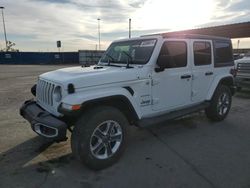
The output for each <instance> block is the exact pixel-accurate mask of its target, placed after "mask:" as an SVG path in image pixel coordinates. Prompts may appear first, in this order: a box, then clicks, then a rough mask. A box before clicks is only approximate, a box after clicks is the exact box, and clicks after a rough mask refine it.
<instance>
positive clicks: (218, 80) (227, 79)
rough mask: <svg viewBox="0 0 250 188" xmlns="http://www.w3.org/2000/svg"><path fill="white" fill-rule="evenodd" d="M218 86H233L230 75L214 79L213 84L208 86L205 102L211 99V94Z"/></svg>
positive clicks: (232, 79)
mask: <svg viewBox="0 0 250 188" xmlns="http://www.w3.org/2000/svg"><path fill="white" fill-rule="evenodd" d="M220 84H225V85H228V86H230V89H231V87H233V86H234V78H233V76H232V75H218V76H216V77H215V79H214V81H213V84H212V85H211V86H210V89H209V91H208V94H207V97H206V100H208V101H209V100H211V99H212V97H213V94H214V92H215V90H216V88H217V87H218V86H219V85H220Z"/></svg>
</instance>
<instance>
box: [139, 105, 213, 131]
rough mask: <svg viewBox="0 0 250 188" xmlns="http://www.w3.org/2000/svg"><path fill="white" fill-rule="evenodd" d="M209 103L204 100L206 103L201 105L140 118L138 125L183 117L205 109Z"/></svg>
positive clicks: (146, 125) (147, 125) (143, 125)
mask: <svg viewBox="0 0 250 188" xmlns="http://www.w3.org/2000/svg"><path fill="white" fill-rule="evenodd" d="M209 105H210V103H209V102H204V103H201V104H199V105H195V106H193V107H188V108H184V109H181V110H177V111H172V112H168V113H166V114H163V115H160V116H156V117H151V118H144V119H141V120H139V121H138V122H137V125H138V126H139V127H149V126H151V125H155V124H159V123H162V122H165V121H169V120H173V119H176V118H179V117H182V116H184V115H187V114H191V113H194V112H198V111H201V110H204V109H205V108H207V107H208V106H209Z"/></svg>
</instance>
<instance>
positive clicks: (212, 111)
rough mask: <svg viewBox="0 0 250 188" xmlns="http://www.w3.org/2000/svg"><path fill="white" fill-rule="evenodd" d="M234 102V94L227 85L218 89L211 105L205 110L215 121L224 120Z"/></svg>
mask: <svg viewBox="0 0 250 188" xmlns="http://www.w3.org/2000/svg"><path fill="white" fill-rule="evenodd" d="M231 103H232V94H231V91H230V89H229V88H228V87H227V86H225V85H220V86H218V88H217V89H216V91H215V93H214V96H213V98H212V100H211V104H210V106H209V107H208V108H207V109H206V110H205V112H206V115H207V117H208V118H209V119H211V120H213V121H222V120H224V119H225V118H226V116H227V114H228V112H229V110H230V108H231Z"/></svg>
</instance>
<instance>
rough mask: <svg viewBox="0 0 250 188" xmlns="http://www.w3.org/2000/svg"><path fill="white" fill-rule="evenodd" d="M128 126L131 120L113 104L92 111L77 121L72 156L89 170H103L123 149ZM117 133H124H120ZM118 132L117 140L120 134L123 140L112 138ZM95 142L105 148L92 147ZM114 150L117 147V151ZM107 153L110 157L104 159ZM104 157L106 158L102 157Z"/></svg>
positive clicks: (73, 134) (72, 141)
mask: <svg viewBox="0 0 250 188" xmlns="http://www.w3.org/2000/svg"><path fill="white" fill-rule="evenodd" d="M104 126H107V132H106V134H107V135H105V134H104V133H105V131H106V130H105V131H104ZM127 126H128V121H127V119H126V117H125V116H124V115H123V114H122V112H120V111H119V110H118V109H116V108H114V107H109V106H100V107H96V108H94V109H92V110H89V111H88V112H86V113H85V114H84V115H83V116H82V117H81V118H80V119H79V120H78V121H77V123H76V125H75V127H74V129H73V132H72V136H71V148H72V153H73V155H74V156H75V157H76V158H77V159H79V160H80V161H81V162H82V163H84V164H85V165H86V166H87V167H89V168H90V169H94V170H101V169H103V168H106V167H108V166H111V165H112V164H114V163H115V162H116V161H117V160H118V159H119V158H120V157H121V155H122V153H123V152H124V149H125V145H126V137H127ZM109 127H113V128H109ZM119 127H120V128H119ZM109 129H112V130H109ZM111 131H112V132H113V133H112V134H111ZM108 132H110V133H108ZM118 132H119V134H121V136H119V134H118ZM94 133H95V134H94ZM115 134H116V136H117V138H116V139H118V137H119V139H120V137H121V140H120V142H119V141H117V140H115V141H113V142H112V141H111V140H112V138H114V137H115ZM93 143H95V144H96V145H97V146H98V147H99V146H100V147H102V149H100V151H98V150H99V148H98V147H97V148H98V149H97V150H95V149H93V146H92V145H93ZM119 143H120V144H119ZM99 144H100V145H99ZM117 148H118V149H117ZM113 149H115V150H114V153H113ZM96 151H98V152H96ZM110 152H111V154H110ZM101 154H102V155H101ZM106 155H107V156H108V155H110V156H109V157H108V158H105V157H107V156H106ZM101 156H104V157H103V158H101Z"/></svg>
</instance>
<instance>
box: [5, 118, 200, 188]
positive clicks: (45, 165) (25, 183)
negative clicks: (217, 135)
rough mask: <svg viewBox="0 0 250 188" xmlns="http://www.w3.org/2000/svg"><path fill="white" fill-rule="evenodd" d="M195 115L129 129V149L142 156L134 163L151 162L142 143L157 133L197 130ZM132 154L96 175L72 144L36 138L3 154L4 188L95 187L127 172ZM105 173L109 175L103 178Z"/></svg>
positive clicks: (166, 133) (168, 134)
mask: <svg viewBox="0 0 250 188" xmlns="http://www.w3.org/2000/svg"><path fill="white" fill-rule="evenodd" d="M194 116H196V115H194ZM194 116H187V117H185V118H181V119H179V120H175V121H171V122H169V125H168V126H163V125H162V124H161V125H156V126H155V127H154V128H147V129H139V128H136V127H131V128H129V138H128V140H129V141H128V142H129V143H128V146H127V147H128V150H132V151H133V150H136V152H138V153H139V154H140V153H142V155H141V156H140V155H138V156H137V158H136V159H134V160H145V161H147V160H148V159H150V156H151V154H150V153H149V155H143V148H144V146H143V147H141V144H142V142H146V143H150V142H152V140H154V139H156V137H157V136H156V134H155V133H154V132H158V131H159V130H160V131H163V132H164V134H165V135H166V136H168V137H169V136H174V135H176V134H182V133H185V132H186V131H189V130H190V129H195V128H197V124H196V123H195V122H194V119H196V121H197V118H198V117H196V118H195V117H194ZM199 118H200V117H199ZM147 145H148V144H146V145H145V147H147ZM140 149H141V150H142V151H140ZM130 154H131V152H130ZM130 154H129V151H127V152H125V157H124V158H125V159H124V158H123V159H122V160H121V161H119V162H118V163H117V164H116V165H114V166H112V167H110V168H108V169H106V170H103V171H98V172H95V171H91V170H89V169H87V168H86V167H85V166H83V165H82V164H81V163H80V162H78V161H76V160H75V159H74V157H73V156H72V154H71V150H70V144H69V141H67V142H63V143H51V142H48V141H46V140H44V139H42V138H40V137H39V136H36V137H34V138H32V139H30V140H27V141H25V142H23V143H21V144H19V145H17V146H15V147H14V148H11V149H10V150H8V151H6V152H4V153H1V154H0V166H1V170H0V171H1V173H0V187H9V188H11V187H25V188H26V187H42V186H44V187H46V185H49V187H53V186H56V187H57V186H58V185H60V186H62V187H67V186H71V185H72V183H74V184H75V185H76V186H75V187H82V186H83V187H92V186H93V184H95V183H98V181H101V180H102V179H103V178H104V177H105V176H106V175H107V174H110V173H111V174H112V173H113V172H114V171H116V170H115V169H117V168H119V169H120V170H124V168H126V166H127V165H126V163H129V160H130V159H126V157H127V158H130ZM127 160H128V161H127ZM135 162H136V161H135ZM156 166H157V167H158V168H159V164H156ZM103 174H105V175H104V176H103ZM31 179H32V180H31ZM52 180H53V181H52ZM1 184H2V185H1Z"/></svg>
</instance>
